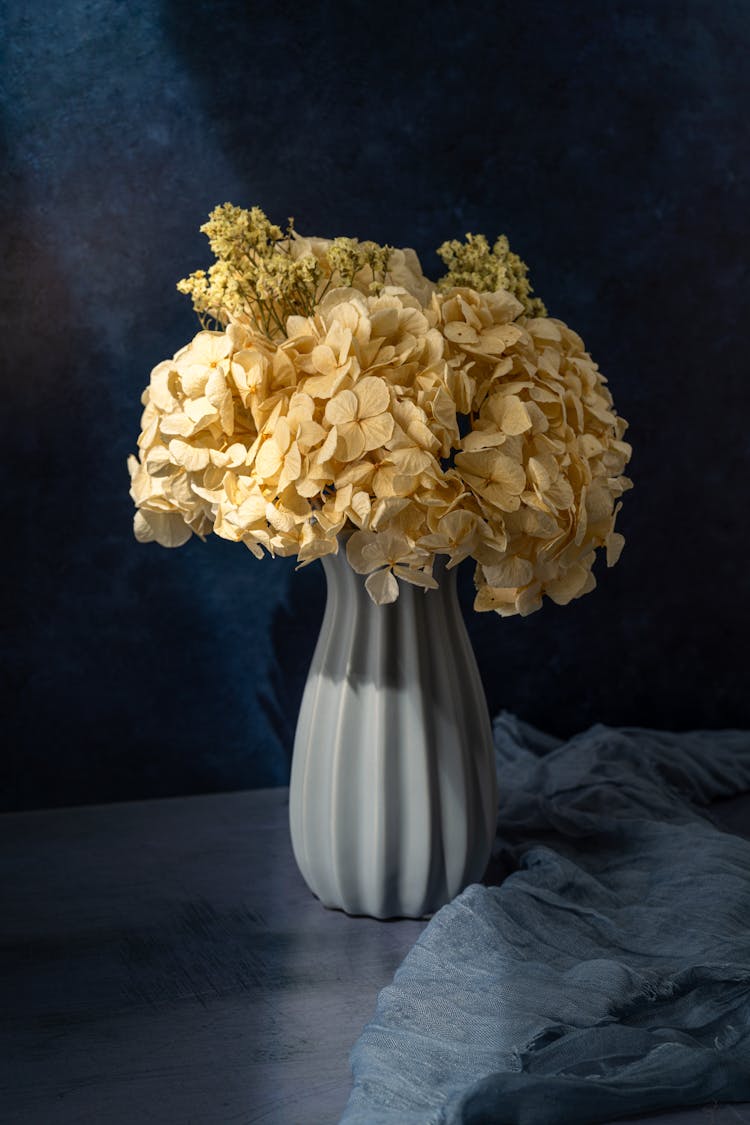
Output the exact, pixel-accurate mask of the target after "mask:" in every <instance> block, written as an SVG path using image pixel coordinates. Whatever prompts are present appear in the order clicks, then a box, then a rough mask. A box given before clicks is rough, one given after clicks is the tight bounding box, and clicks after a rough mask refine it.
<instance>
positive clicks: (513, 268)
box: [438, 234, 547, 316]
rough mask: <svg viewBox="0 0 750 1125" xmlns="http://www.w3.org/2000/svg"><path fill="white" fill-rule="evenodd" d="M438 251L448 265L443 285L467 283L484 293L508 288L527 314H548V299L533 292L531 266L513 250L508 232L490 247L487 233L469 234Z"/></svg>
mask: <svg viewBox="0 0 750 1125" xmlns="http://www.w3.org/2000/svg"><path fill="white" fill-rule="evenodd" d="M438 255H439V256H440V257H441V258H442V260H443V262H444V263H445V265H446V266H447V267H448V268H447V271H446V273H445V274H444V275H443V277H441V278H440V282H439V285H440V288H441V289H454V288H456V287H464V286H466V287H468V288H470V289H476V290H478V291H479V292H481V293H494V292H495V291H496V290H498V289H507V290H508V292H509V293H512V294H513V296H514V297H516V298H517V299H518V300H519V301H520V302H521V304H522V305H523V311H524V314H525V315H526V316H546V315H547V309H546V307H545V304H544V301H542V300H540V299H539V297H532V296H531V294H532V292H533V289H532V287H531V282H530V281H529V267H528V266H527V265H526V263H525V262H524V261H523V260H522V259H521V258H519V256H518V254H514V253H513V251H512V250H511V248H510V243H509V242H508V238H507V236H506V235H504V234H501V235H500V236H499V238H497V239H496V241H495V243H494V245H493V247H492V249H491V250H490V244H489V242H488V241H487V239H486V238H485V236H484V235H483V234H467V235H466V239H465V241H464V242H459V241H458V239H453V240H452V241H450V242H444V243H443V244H442V246H439V247H438Z"/></svg>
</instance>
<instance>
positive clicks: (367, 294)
mask: <svg viewBox="0 0 750 1125" xmlns="http://www.w3.org/2000/svg"><path fill="white" fill-rule="evenodd" d="M339 241H340V242H341V241H343V243H345V245H344V246H343V247H342V246H339V247H338V253H339V254H340V255H341V254H343V255H344V256H346V255H347V254H348V253H349V249H348V247H349V243H348V242H347V240H339ZM288 245H289V248H290V253H291V256H292V258H293V259H295V260H300V261H301V260H304V261H317V262H318V263H320V266H321V273H322V275H323V276H324V277H325V270H326V269H327V268H329V267H328V266H326V263H327V262H328V257H327V256H328V254H329V253H330V250H331V246H332V241H331V240H326V239H305V238H301V237H300V236H298V235H296V234H295V235H294V236H293V238H291V239H290V241H289V244H288ZM373 245H374V244H373ZM376 249H377V248H376ZM352 253H353V252H352ZM355 259H356V255H355V258H354V259H353V260H355ZM386 282H388V283H387V284H385V285H381V284H378V285H377V286H375V285H374V284H373V283H372V270H371V269H370V270H369V272H368V270H362V271H361V272H360V273H359V274H357V273H355V274H354V277H353V283H352V285H351V286H349V287H344V288H338V289H331V288H328V287H325V292H324V295H323V296H322V297H321V298H320V299H319V300H318V301H317V302H316V304H315V307H314V310H313V311H312V312H310V313H309V315H302V314H301V313H299V314H297V313H294V314H293V315H289V316H288V317H287V318H286V321H285V323H284V324H283V329H284V331H283V333H282V332H278V333H277V334H276V335H271V336H269V334H268V333H267V332H265V331H261V330H260V328H259V326H258V324H257V323H254V322H253V320H252V318H248V317H244V316H242V315H238V316H232V315H229V316H228V317H227V319H228V321H229V323H228V324H227V326H226V328H225V329H224V330H223V331H217V332H210V331H203V332H200V333H198V335H197V336H196V337H195V338H194V339H193V340H192V341H191V342H190V343H189V344H188V345H187V346H186V347H185V348H183V349H181V350H180V351H179V352H177V354H176V355H175V356H174V357H173V359H171V360H167V361H165V362H164V363H160V364H158V365H157V367H155V368H154V370H153V372H152V373H151V379H150V382H149V386H148V387H147V388H146V391H145V392H144V394H143V398H142V401H143V405H144V411H143V416H142V422H141V428H142V432H141V436H140V439H139V456H138V458H135V457H131V458H130V459H129V469H130V475H131V495H132V497H133V500H134V501H135V504H136V508H137V512H136V517H135V534H136V537H137V538H138V539H139V540H140V541H142V542H148V541H156V542H158V543H160V544H162V545H163V546H179V545H181V544H182V543H184V542H186V541H187V539H189V538H190V536H191V535H192V534H194V533H195V534H197V535H199V536H205V535H206V534H208V533H209V532H210V531H213V532H214V533H215V534H217V535H219V536H221V537H222V538H225V539H229V540H232V541H234V542H241V543H244V544H245V545H246V546H247V547H248V548H249V549H250V550H251V551H252V552H253V553H254V554H255V555H256V556H258V557H260V556H262V555H263V553H264V552H268V553H270V554H279V555H292V556H296V557H297V558H298V560H299V562H300V565H305V564H307V563H309V562H311V561H313V560H314V559H317V558H321V557H324V556H325V555H327V554H332V553H336V552H337V551H338V550H339V546H340V543H342V542H345V543H346V550H347V554H348V558H349V561H350V563H351V565H352V567H353V568H354V569H355V570H356V571H357V572H358V573H361V574H363V575H365V576H366V586H367V589H368V591H369V593H370V596H371V597H372V598H373V599H374V600H375V601H376V602H378V603H380V604H387V603H389V602H392V601H394V600H395V599H396V597H397V596H398V590H399V581H407V582H410V583H412V584H415V585H418V586H422V587H424V588H426V589H429V588H431V587H434V586H435V585H436V581H435V579H434V577H433V574H432V570H433V563H434V560H435V557H436V556H437V555H444V556H447V558H448V566H449V567H450V566H455V565H457V564H458V563H459V562H461V561H462V560H463V559H465V558H469V557H471V558H473V559H474V560H475V562H476V571H475V582H476V587H477V595H476V600H475V608H476V609H477V610H480V611H484V610H494V611H495V612H497V613H499V614H500V615H502V616H507V615H510V614H522V615H525V614H528V613H531V612H533V611H534V610H536V609H538V608H539V607H540V605H541V604H542V599H543V598H544V597H545V596H547V597H549V598H551V599H552V600H553V601H555V602H557V603H558V604H566V603H567V602H568V601H570V600H572V599H573V598H576V597H580V596H581V595H582V594H585V593H587V592H588V591H589V590H591V589H593V587H594V585H595V580H594V577H593V574H592V564H593V562H594V559H595V557H596V552H597V550H598V549H599V548H603V549H604V551H605V553H606V559H607V563H608V565H613V564H614V563H615V562H616V561H617V558H618V556H619V553H620V551H621V549H622V545H623V542H624V540H623V537H622V536H621V535H620V534H619V533H618V532H616V531H615V530H614V526H615V519H616V516H617V513H618V511H619V508H620V497H621V495H622V493H623V492H624V491H626V489H627V488H628V487H630V482H629V481H628V480H627V478H626V477H625V476H624V475H623V473H624V469H625V466H626V464H627V462H628V460H629V458H630V452H631V450H630V446H629V445H628V444H627V443H626V442H625V441H624V440H623V435H624V432H625V428H626V423H625V422H624V421H623V420H622V419H621V418H620V417H619V416H618V415H617V414H616V412H615V411H614V408H613V404H612V398H611V395H610V393H609V390H608V388H607V385H606V380H605V379H604V377H603V376H602V375H601V373H600V372H599V369H598V367H597V365H596V364H595V363H594V362H593V360H592V359H591V357H590V356H589V355H588V353H587V352H586V350H585V348H584V345H583V343H582V341H581V339H580V337H578V336H577V335H576V333H575V332H573V331H572V330H571V329H570V328H568V327H567V326H566V325H565V324H563V323H562V322H561V321H559V320H555V319H552V318H549V317H546V316H543V317H533V318H530V317H528V316H527V315H525V313H524V308H525V307H526V308H528V307H529V304H528V302H527V305H526V306H524V305H522V304H521V302H520V301H519V300H517V299H516V297H515V296H513V295H512V294H511V293H510V292H507V291H499V292H477V291H475V290H473V289H469V288H453V289H447V290H445V289H444V290H443V291H440V292H438V290H437V288H436V286H435V285H434V284H433V283H432V282H430V281H428V280H427V279H425V278H424V276H423V274H422V270H421V266H420V264H419V261H418V259H417V257H416V255H415V254H414V252H413V251H411V250H403V251H390V254H389V257H388V270H387V275H386ZM374 290H376V291H374Z"/></svg>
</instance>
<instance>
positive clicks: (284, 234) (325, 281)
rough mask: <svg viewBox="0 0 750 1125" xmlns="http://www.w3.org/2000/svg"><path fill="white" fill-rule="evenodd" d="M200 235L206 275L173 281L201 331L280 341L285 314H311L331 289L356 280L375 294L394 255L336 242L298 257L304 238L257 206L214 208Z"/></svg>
mask: <svg viewBox="0 0 750 1125" xmlns="http://www.w3.org/2000/svg"><path fill="white" fill-rule="evenodd" d="M201 231H202V232H203V234H205V235H206V236H207V237H208V241H209V246H210V247H211V250H212V252H213V254H214V256H215V257H216V262H215V263H214V264H213V265H212V266H211V267H210V269H209V270H208V272H206V270H202V269H200V270H195V271H194V272H193V273H191V274H190V275H189V276H188V277H186V278H183V279H182V280H181V281H179V282H178V283H177V288H178V290H179V291H180V293H185V294H187V295H188V296H189V297H191V298H192V301H193V307H194V309H195V311H196V313H197V314H198V318H199V320H200V323H201V327H202V328H204V329H210V328H212V327H217V328H223V327H225V326H226V325H227V324H229V323H230V322H231V321H232V320H237V321H241V322H244V323H246V324H250V325H252V326H253V327H254V328H255V329H256V330H258V331H260V332H262V333H263V335H265V336H267V337H268V338H269V339H272V340H273V339H277V338H278V337H279V336H286V334H287V332H286V322H287V319H288V318H289V317H290V316H311V315H312V313H313V312H314V310H315V306H316V304H317V303H318V302H319V301H320V300H322V298H323V296H324V295H325V293H326V292H327V291H328V290H329V289H330V288H332V287H334V286H337V285H338V286H353V285H355V284H357V283H358V282H359V287H360V288H365V287H366V289H367V291H368V292H373V293H379V292H380V291H381V290H382V289H383V286H384V285H385V282H386V277H387V273H388V263H389V259H390V255H391V252H392V250H393V247H391V246H380V245H379V244H378V243H377V242H369V241H368V242H359V241H358V239H356V238H335V239H333V240H332V241H330V242H327V243H326V247H325V250H324V252H323V253H322V254H320V255H316V254H315V253H314V252H312V250H311V251H310V252H304V246H305V243H306V241H307V240H306V239H301V238H299V236H298V235H297V233H296V231H295V229H294V219H291V218H290V219H289V220H288V222H287V226H286V230H284V231H282V229H281V227H279V226H276V225H275V224H274V223H272V222H271V221H270V220H269V219H268V217H267V216H266V214H265V213H264V212H263V211H262V210H261V208H260V207H253V208H251V209H250V210H249V211H248V210H245V209H244V208H242V207H236V206H235V205H234V204H232V203H223V204H222V205H221V206H220V207H216V208H215V209H214V210H213V211H212V212H211V214H210V216H209V219H208V222H206V223H204V224H203V226H202V227H201ZM316 241H317V242H318V243H320V242H323V241H324V240H321V239H318V240H316ZM368 275H369V276H368Z"/></svg>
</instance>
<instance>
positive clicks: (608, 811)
mask: <svg viewBox="0 0 750 1125" xmlns="http://www.w3.org/2000/svg"><path fill="white" fill-rule="evenodd" d="M494 733H495V745H496V753H497V771H498V781H499V786H500V803H499V810H498V830H497V839H496V844H495V848H494V851H493V859H492V861H491V864H490V871H489V877H488V879H486V882H497V883H499V885H489V886H485V885H479V884H475V885H473V886H470V887H468V888H467V889H466V890H465V891H464V892H463V893H462V894H460V895H459V896H458V897H457V898H455V899H454V900H453V902H451V903H449V904H448V905H447V906H444V907H443V908H442V909H441V910H440V911H438V913H437V914H435V915H434V917H433V918H432V920H431V921H430V922H429V924H428V925H427V927H426V929H425V930H424V932H423V934H422V935H421V937H420V938H419V940H418V941H417V943H416V945H415V946H414V947H413V949H412V950H411V951H410V952H409V954H408V955H407V957H406V959H405V960H404V962H403V963H402V965H401V967H400V968H399V969H398V971H397V973H396V975H395V978H394V981H393V983H392V984H391V985H389V986H388V987H387V988H385V989H384V990H383V991H382V992H381V994H380V996H379V998H378V1003H377V1009H376V1013H375V1016H374V1018H373V1019H372V1021H371V1022H370V1023H369V1024H368V1025H367V1026H366V1027H365V1029H364V1031H363V1033H362V1035H361V1036H360V1038H359V1040H358V1041H357V1043H356V1044H355V1046H354V1048H353V1051H352V1054H351V1065H352V1070H353V1074H354V1088H353V1090H352V1093H351V1096H350V1099H349V1103H348V1105H347V1109H346V1112H345V1114H344V1117H343V1119H342V1125H396V1123H398V1125H455V1123H459V1122H460V1123H462V1125H463V1123H466V1125H468V1123H471V1125H478V1123H480V1122H481V1123H487V1125H489V1123H492V1125H571V1123H575V1125H586V1123H587V1122H605V1121H609V1120H611V1119H612V1118H614V1117H617V1116H622V1115H627V1114H637V1113H639V1112H645V1111H647V1110H658V1109H663V1108H668V1107H675V1106H680V1105H683V1106H684V1105H690V1104H698V1103H705V1102H713V1101H743V1100H750V841H748V840H745V839H743V838H741V837H739V836H736V835H734V834H732V833H731V832H728V831H725V830H722V829H721V828H720V827H719V826H718V825H717V824H716V823H714V820H713V817H712V815H711V813H710V810H709V809H707V808H706V806H707V805H709V804H710V802H711V801H713V800H716V799H718V798H722V797H730V796H733V795H736V794H738V793H741V792H744V791H747V790H750V734H748V733H744V732H740V731H720V732H708V731H696V732H691V733H682V734H673V733H665V732H660V731H651V730H641V729H636V728H628V729H613V728H607V727H604V726H601V725H598V726H595V727H593V728H592V729H591V730H589V731H586V732H585V733H584V734H580V735H578V736H577V737H575V738H573V739H572V740H570V741H568V742H561V741H559V740H557V739H554V738H551V737H549V736H547V735H543V734H541V733H540V732H538V731H536V730H534V729H533V728H531V727H529V726H527V725H525V724H524V723H522V722H520V721H519V720H517V719H515V718H514V717H513V716H512V715H509V714H505V713H504V714H502V715H500V717H499V718H498V719H496V720H495V724H494Z"/></svg>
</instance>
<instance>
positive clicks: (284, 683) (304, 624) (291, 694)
mask: <svg viewBox="0 0 750 1125" xmlns="http://www.w3.org/2000/svg"><path fill="white" fill-rule="evenodd" d="M325 590H326V582H325V576H324V574H323V567H322V565H321V563H319V562H314V563H311V564H310V565H309V566H305V567H302V568H301V569H300V570H297V571H295V572H294V573H293V574H292V575H290V577H289V582H288V584H287V597H286V599H285V600H284V602H282V603H281V604H280V605H279V606H278V608H277V609H276V611H275V612H274V615H273V618H272V621H271V625H270V628H269V632H268V639H269V642H270V645H271V648H272V651H273V654H274V658H273V663H272V664H271V666H270V668H269V670H268V674H267V687H266V688H265V689H264V690H261V692H260V695H259V700H260V705H261V708H262V710H263V713H264V715H265V717H266V720H267V722H268V725H269V727H270V729H271V731H272V732H273V734H274V735H275V736H276V739H277V740H278V743H279V745H280V746H281V747H282V748H283V750H284V753H285V755H286V760H287V765H288V768H291V762H292V748H293V746H294V732H295V729H296V726H297V715H298V713H299V708H300V703H301V702H302V693H303V691H304V689H305V680H306V679H307V673H308V670H309V668H310V661H311V660H312V655H313V651H314V649H315V644H316V642H317V639H318V633H319V632H320V624H321V621H322V620H323V610H324V608H325V598H326V594H325Z"/></svg>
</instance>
